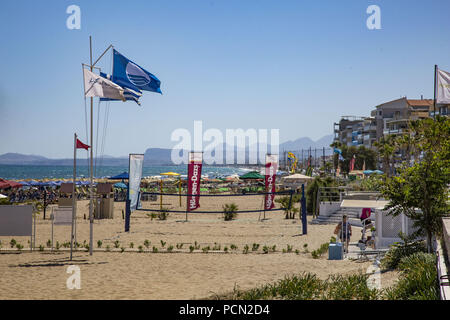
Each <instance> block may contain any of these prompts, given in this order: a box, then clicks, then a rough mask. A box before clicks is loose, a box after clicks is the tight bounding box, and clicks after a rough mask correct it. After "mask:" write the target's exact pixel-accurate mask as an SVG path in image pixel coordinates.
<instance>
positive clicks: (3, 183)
mask: <svg viewBox="0 0 450 320" xmlns="http://www.w3.org/2000/svg"><path fill="white" fill-rule="evenodd" d="M20 187H22V185H21V184H20V183H18V182H15V181H10V180H5V179H0V189H6V188H20Z"/></svg>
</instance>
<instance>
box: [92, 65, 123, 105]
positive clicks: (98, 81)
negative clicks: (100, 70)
mask: <svg viewBox="0 0 450 320" xmlns="http://www.w3.org/2000/svg"><path fill="white" fill-rule="evenodd" d="M83 73H84V95H85V96H86V97H101V98H110V99H119V100H122V101H125V97H124V95H123V91H124V90H123V88H122V87H121V86H119V85H117V84H115V83H114V82H112V81H110V80H108V79H105V78H103V77H100V76H99V75H96V74H95V73H93V72H91V71H89V70H87V69H83Z"/></svg>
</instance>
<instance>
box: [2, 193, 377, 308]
mask: <svg viewBox="0 0 450 320" xmlns="http://www.w3.org/2000/svg"><path fill="white" fill-rule="evenodd" d="M184 201H185V198H183V202H184ZM231 201H234V202H235V203H237V204H238V205H239V208H240V209H241V210H243V209H250V208H253V209H255V208H256V209H260V208H261V206H262V197H261V196H254V197H238V198H234V199H230V198H229V197H223V198H222V197H217V198H207V197H204V198H202V199H201V205H202V207H201V210H219V209H220V208H221V207H222V204H224V203H229V202H231ZM163 202H164V206H166V207H171V208H175V209H179V210H183V208H184V206H183V207H181V208H180V207H179V200H178V198H175V197H171V198H169V197H166V198H165V199H164V201H163ZM114 205H115V212H114V219H109V220H96V221H95V223H94V244H95V245H94V248H95V249H94V254H93V255H92V256H90V255H89V253H87V252H85V250H84V249H83V250H80V251H77V252H76V253H74V259H73V261H69V259H68V258H69V252H68V251H67V250H68V249H64V248H62V249H60V250H59V251H54V252H51V251H50V250H49V249H45V251H43V252H41V251H39V250H38V249H36V251H34V252H30V250H29V244H28V240H29V237H14V238H15V239H16V240H18V241H19V242H20V243H22V244H23V245H24V247H25V248H24V249H23V250H22V252H21V253H19V252H17V251H12V250H11V249H9V241H10V240H11V238H13V237H0V241H2V244H3V248H2V250H1V251H0V252H1V253H0V275H1V277H0V299H201V298H208V297H212V296H214V295H215V294H223V293H226V292H230V291H232V290H233V288H234V287H235V286H236V287H239V288H240V289H249V288H252V287H255V286H258V285H262V284H264V283H267V282H273V281H276V280H278V279H281V278H283V277H284V276H286V275H290V274H298V273H301V272H313V273H315V274H317V276H319V277H320V278H322V279H325V278H327V277H328V276H329V275H331V274H336V273H341V274H350V273H355V272H363V273H365V272H366V269H367V267H368V266H369V265H370V262H359V261H349V260H340V261H330V260H327V254H324V256H323V257H322V258H320V259H313V258H312V256H311V254H310V253H305V252H304V244H307V245H308V249H309V251H312V250H314V249H317V248H318V247H319V246H320V245H321V244H322V243H325V242H328V241H329V240H330V237H331V236H332V235H333V230H334V227H335V226H334V225H311V224H309V225H308V234H307V235H302V234H301V233H302V225H301V222H300V220H298V217H297V219H295V220H286V219H285V217H284V213H283V212H281V211H278V212H270V213H269V212H267V213H266V214H265V216H266V218H267V219H266V220H260V219H261V218H263V213H241V214H239V215H238V217H237V219H236V220H233V221H224V220H223V218H222V216H221V214H199V213H190V214H189V217H188V222H186V221H185V214H184V213H179V214H174V213H171V214H170V215H169V217H168V219H167V220H165V221H160V220H158V219H153V220H152V219H151V218H150V217H149V216H148V215H147V214H148V212H144V211H136V212H134V213H133V214H132V218H131V223H130V232H129V233H125V232H124V220H123V219H122V210H123V209H124V203H123V202H115V204H114ZM296 205H297V206H298V204H296ZM77 207H78V210H77V217H78V224H77V241H78V242H80V243H83V242H84V241H86V242H87V243H88V242H89V223H88V220H84V219H83V217H84V215H85V214H86V215H88V201H86V200H83V201H79V202H78V205H77ZM144 207H145V208H159V200H158V201H157V202H144ZM41 216H42V214H41ZM309 220H310V218H309ZM54 234H55V237H54V239H55V242H56V241H58V242H60V243H63V242H65V241H69V237H70V227H69V226H55V227H54ZM353 234H354V235H355V237H356V235H358V232H353ZM50 237H51V223H50V221H49V220H42V217H40V218H39V219H38V222H37V231H36V246H37V247H39V245H43V246H45V244H46V242H47V240H48V239H50ZM146 239H148V240H149V241H150V242H151V244H150V247H149V249H147V248H145V247H144V241H145V240H146ZM98 240H101V241H102V242H103V244H102V248H98V247H97V241H98ZM116 240H118V241H119V242H120V246H121V247H124V248H125V251H124V252H121V250H120V249H115V248H114V241H116ZM161 240H163V241H164V242H166V244H165V246H164V247H162V245H161ZM195 241H196V242H197V243H198V245H200V249H199V250H194V252H192V253H189V246H190V245H194V243H195ZM352 241H357V239H356V238H355V239H352ZM131 242H133V243H134V248H133V249H131V248H130V243H131ZM181 243H182V244H183V247H182V248H181V249H177V247H176V245H177V244H181ZM253 243H257V244H259V248H258V250H257V251H252V250H251V248H252V245H253ZM231 244H234V245H236V246H237V247H238V249H237V250H230V245H231ZM246 244H247V245H249V247H250V250H249V253H248V254H244V253H243V249H244V246H245V245H246ZM171 245H172V246H173V247H174V248H173V252H171V253H169V252H167V247H169V246H171ZM215 245H217V246H218V245H220V247H221V249H220V250H210V251H209V252H208V253H204V252H202V250H201V248H204V247H206V246H210V248H211V249H212V248H213V247H214V246H215ZM265 245H267V246H269V247H272V246H274V245H276V252H269V253H268V254H264V253H263V250H262V248H263V246H265ZM287 245H291V246H292V247H293V252H291V253H283V252H282V249H286V248H287ZM107 246H109V247H110V252H106V251H105V248H106V247H107ZM138 246H143V248H144V252H138V249H137V248H138ZM153 246H155V247H157V248H158V251H159V252H158V253H153V252H152V248H153ZM225 246H227V247H228V249H229V253H225V252H224V247H225ZM296 249H297V250H299V253H298V254H296V253H295V252H294V251H295V250H296ZM69 265H77V266H79V267H80V272H81V289H79V290H77V289H73V290H69V289H67V287H66V281H67V279H68V277H69V276H70V275H69V274H68V273H66V270H67V267H68V266H69Z"/></svg>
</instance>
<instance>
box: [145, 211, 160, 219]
mask: <svg viewBox="0 0 450 320" xmlns="http://www.w3.org/2000/svg"><path fill="white" fill-rule="evenodd" d="M147 217H149V218H151V219H152V220H153V219H156V218H157V217H158V215H157V214H156V213H155V212H152V213H147Z"/></svg>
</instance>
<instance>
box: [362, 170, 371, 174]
mask: <svg viewBox="0 0 450 320" xmlns="http://www.w3.org/2000/svg"><path fill="white" fill-rule="evenodd" d="M363 173H364V174H372V173H373V171H372V170H364V171H363Z"/></svg>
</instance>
